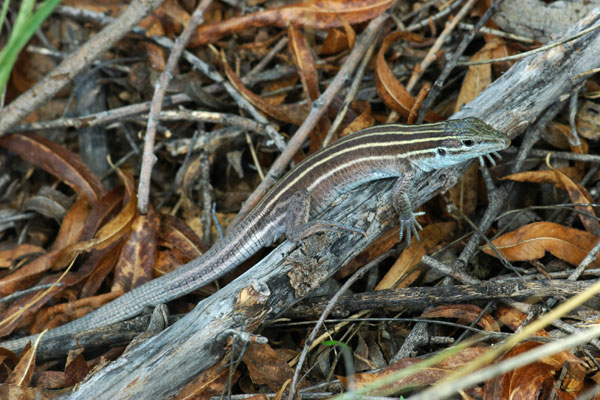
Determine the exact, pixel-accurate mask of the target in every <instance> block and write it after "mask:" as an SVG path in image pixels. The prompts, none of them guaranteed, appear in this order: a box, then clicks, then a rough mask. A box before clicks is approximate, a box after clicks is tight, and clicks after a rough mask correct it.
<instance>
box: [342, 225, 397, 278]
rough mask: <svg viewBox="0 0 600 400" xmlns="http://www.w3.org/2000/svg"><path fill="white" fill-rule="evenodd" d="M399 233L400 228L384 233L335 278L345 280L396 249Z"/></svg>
mask: <svg viewBox="0 0 600 400" xmlns="http://www.w3.org/2000/svg"><path fill="white" fill-rule="evenodd" d="M399 233H400V227H398V226H397V227H395V228H393V229H389V230H387V231H385V232H383V233H382V234H381V235H380V236H379V237H378V238H377V239H376V240H374V241H373V242H372V243H371V244H370V245H369V246H368V247H367V248H366V249H364V250H363V251H362V252H361V253H360V254H359V255H358V256H356V257H354V259H353V260H352V261H350V262H349V263H348V264H346V265H344V266H343V267H342V268H340V270H339V271H338V272H337V273H336V274H335V278H336V279H343V278H346V277H348V276H350V275H352V274H353V273H354V272H356V271H357V270H358V269H359V268H360V267H362V266H363V265H365V264H366V263H368V262H369V261H371V260H372V259H374V258H375V257H377V256H379V255H380V254H383V253H385V252H386V251H388V250H389V249H391V248H392V247H394V245H395V244H396V243H398V235H399Z"/></svg>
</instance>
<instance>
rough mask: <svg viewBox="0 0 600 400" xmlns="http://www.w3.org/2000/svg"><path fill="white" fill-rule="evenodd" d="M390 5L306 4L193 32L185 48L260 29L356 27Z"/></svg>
mask: <svg viewBox="0 0 600 400" xmlns="http://www.w3.org/2000/svg"><path fill="white" fill-rule="evenodd" d="M391 5H392V0H354V1H346V0H309V1H305V2H301V3H296V4H292V5H289V6H285V7H280V8H273V9H269V10H265V11H259V12H256V13H252V14H248V15H245V16H243V17H237V18H230V19H228V20H225V21H222V22H219V23H215V24H207V25H203V26H201V27H199V28H198V30H196V33H195V35H194V36H192V38H191V39H190V42H189V46H190V47H195V46H200V45H202V44H206V43H212V42H214V41H216V40H219V39H220V38H221V37H222V36H224V35H228V34H232V33H238V32H242V31H244V30H247V29H250V28H259V27H263V26H276V27H279V28H285V27H287V26H289V25H294V26H297V27H311V28H313V29H329V28H336V27H341V26H343V24H344V21H347V22H348V23H349V24H357V23H360V22H364V21H368V20H370V19H372V18H375V17H376V16H378V15H379V14H381V13H382V12H384V11H385V10H387V9H388V8H389V7H390V6H391Z"/></svg>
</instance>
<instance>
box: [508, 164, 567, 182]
mask: <svg viewBox="0 0 600 400" xmlns="http://www.w3.org/2000/svg"><path fill="white" fill-rule="evenodd" d="M560 171H562V172H563V173H564V174H567V175H568V176H572V174H575V173H576V171H575V168H573V167H568V168H561V169H560ZM500 179H501V180H510V181H515V182H531V183H551V184H553V185H557V183H558V182H557V180H556V174H555V173H554V172H553V171H550V170H547V169H545V170H540V171H525V172H517V173H515V174H510V175H506V176H503V177H501V178H500Z"/></svg>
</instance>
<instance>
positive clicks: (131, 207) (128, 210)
mask: <svg viewBox="0 0 600 400" xmlns="http://www.w3.org/2000/svg"><path fill="white" fill-rule="evenodd" d="M117 173H118V175H119V177H120V178H121V180H122V181H123V185H124V186H125V194H126V197H128V198H129V201H128V202H127V204H126V205H125V207H123V209H122V210H121V211H120V212H119V213H118V214H117V215H116V216H115V217H114V218H113V219H112V220H110V221H109V222H108V223H106V224H105V225H104V226H103V227H102V228H100V229H99V230H98V232H97V233H96V236H95V237H94V239H90V240H88V241H85V242H79V243H76V244H74V245H72V246H70V247H69V249H70V250H72V251H82V250H84V251H90V250H92V249H96V250H102V249H105V248H107V247H108V246H110V245H112V244H113V243H115V242H116V241H118V240H120V239H121V238H123V236H125V235H126V234H127V233H128V232H129V229H130V228H131V223H132V221H133V220H134V218H135V217H136V215H137V200H136V196H135V188H134V186H133V185H134V182H133V177H132V176H131V175H129V174H125V173H124V172H122V171H121V170H119V169H117Z"/></svg>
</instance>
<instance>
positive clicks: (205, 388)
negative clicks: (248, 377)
mask: <svg viewBox="0 0 600 400" xmlns="http://www.w3.org/2000/svg"><path fill="white" fill-rule="evenodd" d="M227 360H228V358H225V359H224V360H221V362H219V363H217V364H215V365H213V366H212V367H210V368H207V369H205V370H204V371H202V372H201V373H199V374H198V375H197V376H196V377H195V378H194V379H192V380H191V381H190V382H188V383H187V384H186V385H185V386H184V387H183V388H182V389H181V390H180V391H179V393H178V394H177V395H176V396H175V397H173V400H188V399H209V398H210V397H211V396H220V395H221V394H222V393H224V391H226V390H227V388H229V387H231V385H233V384H235V383H236V382H237V381H238V379H239V376H240V372H239V371H238V370H237V369H236V370H235V372H234V373H233V376H231V374H230V370H229V368H228V365H226V361H227Z"/></svg>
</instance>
